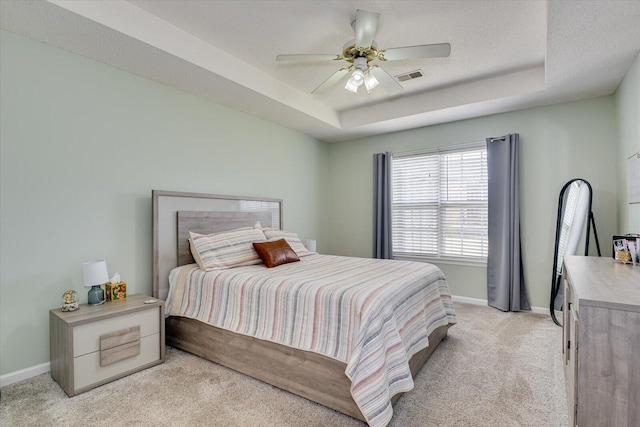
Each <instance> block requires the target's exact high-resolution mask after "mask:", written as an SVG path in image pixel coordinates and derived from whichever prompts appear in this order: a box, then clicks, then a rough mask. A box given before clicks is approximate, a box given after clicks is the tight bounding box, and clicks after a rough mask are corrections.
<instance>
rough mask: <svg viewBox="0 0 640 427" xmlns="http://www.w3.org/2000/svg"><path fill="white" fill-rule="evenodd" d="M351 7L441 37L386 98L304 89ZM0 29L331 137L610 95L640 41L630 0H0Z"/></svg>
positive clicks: (337, 64)
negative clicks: (442, 46) (294, 56)
mask: <svg viewBox="0 0 640 427" xmlns="http://www.w3.org/2000/svg"><path fill="white" fill-rule="evenodd" d="M356 9H364V10H369V11H374V12H378V13H380V14H381V17H380V23H379V26H378V32H377V36H376V42H377V43H378V46H379V48H380V49H385V48H392V47H400V46H413V45H420V44H431V43H450V44H451V56H450V57H448V58H438V59H420V60H404V61H393V62H384V63H380V62H378V61H376V62H378V64H379V65H380V66H381V67H382V68H384V69H385V70H386V71H388V72H389V73H390V74H392V75H398V74H402V73H405V72H409V71H414V70H417V69H420V70H422V71H423V72H424V74H425V76H424V77H422V78H419V79H416V80H411V81H407V82H404V83H402V84H403V86H404V91H402V93H401V94H399V95H396V96H393V97H390V96H389V95H387V94H386V93H385V92H384V91H383V90H382V89H381V88H376V89H374V90H373V91H372V93H371V94H369V95H368V94H367V93H366V91H364V90H361V91H360V92H359V93H357V94H353V93H351V92H348V91H346V90H344V89H343V86H344V82H343V83H342V84H339V85H337V86H336V87H335V88H334V89H333V90H332V91H330V92H329V93H326V94H323V95H312V94H311V91H312V90H313V89H314V88H315V87H316V86H318V85H319V84H320V83H322V82H323V81H324V80H325V79H326V78H328V77H329V76H330V75H331V74H333V73H334V72H335V71H337V70H338V69H340V68H342V67H343V66H344V64H346V63H345V62H344V61H327V62H301V63H283V62H276V61H275V57H276V55H278V54H281V53H329V54H339V53H341V51H342V47H343V45H344V44H345V42H347V41H349V40H351V39H353V29H352V28H351V21H352V20H353V19H354V17H355V11H356ZM0 25H1V27H2V28H3V29H6V30H9V31H13V32H16V33H20V34H25V35H28V36H30V37H32V38H34V39H37V40H40V41H43V42H45V43H49V44H51V45H54V46H59V47H63V48H65V49H68V50H70V51H72V52H76V53H78V54H81V55H84V56H87V57H90V58H93V59H96V60H98V61H101V62H104V63H107V64H110V65H113V66H115V67H118V68H121V69H123V70H126V71H129V72H132V73H135V74H139V75H141V76H145V77H148V78H150V79H153V80H156V81H159V82H162V83H165V84H167V85H170V86H174V87H176V88H179V89H181V90H184V91H186V92H189V93H193V94H195V95H198V96H201V97H204V98H207V99H211V100H213V101H215V102H217V103H220V104H223V105H227V106H229V107H231V108H234V109H236V110H239V111H244V112H247V113H249V114H252V115H254V116H258V117H262V118H265V119H267V120H270V121H272V122H275V123H279V124H281V125H284V126H286V127H289V128H292V129H296V130H298V131H300V132H302V133H305V134H308V135H311V136H313V137H316V138H319V139H321V140H325V141H330V142H335V141H343V140H348V139H353V138H357V137H362V136H367V135H375V134H381V133H386V132H392V131H398V130H403V129H411V128H415V127H421V126H427V125H432V124H437V123H444V122H449V121H454V120H460V119H465V118H471V117H479V116H484V115H488V114H495V113H500V112H505V111H511V110H517V109H523V108H528V107H533V106H541V105H548V104H554V103H559V102H566V101H572V100H577V99H584V98H590V97H594V96H601V95H608V94H611V93H613V92H614V91H615V90H616V88H617V86H618V85H619V84H620V81H621V80H622V78H623V77H624V75H625V73H626V72H627V70H628V69H629V67H630V65H631V63H632V62H633V60H634V58H635V57H636V55H637V54H638V52H639V51H640V0H634V1H616V0H601V1H582V0H579V1H569V0H549V1H536V0H521V1H518V0H511V1H505V0H499V1H492V0H476V1H472V0H462V1H455V0H448V1H424V0H423V1H307V0H304V1H303V0H300V1H292V0H285V1H266V0H263V1H256V0H253V1H239V0H234V1H220V0H217V1H205V0H196V1H190V0H163V1H150V0H131V1H116V0H108V1H86V0H84V1H64V0H49V1H14V0H2V1H0Z"/></svg>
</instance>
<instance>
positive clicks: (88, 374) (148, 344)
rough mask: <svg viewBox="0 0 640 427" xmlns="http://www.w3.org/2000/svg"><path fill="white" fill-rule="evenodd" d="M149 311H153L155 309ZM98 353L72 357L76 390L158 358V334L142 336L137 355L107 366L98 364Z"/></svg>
mask: <svg viewBox="0 0 640 427" xmlns="http://www.w3.org/2000/svg"><path fill="white" fill-rule="evenodd" d="M150 311H153V312H155V311H156V310H150ZM156 323H157V321H156ZM100 353H101V352H100V351H95V352H92V353H89V354H85V355H83V356H79V357H76V358H74V359H73V365H74V388H75V389H76V390H79V389H81V388H83V387H86V386H89V385H92V384H95V383H97V382H100V381H103V380H106V379H107V378H110V377H114V376H116V375H119V374H121V373H123V372H127V371H129V370H133V369H136V368H139V367H140V366H143V365H146V364H148V363H152V362H154V361H156V360H158V359H160V334H153V335H149V336H146V337H142V338H141V339H140V353H139V354H138V355H136V356H133V357H129V358H126V359H123V360H120V361H118V362H115V363H112V364H109V365H107V366H100Z"/></svg>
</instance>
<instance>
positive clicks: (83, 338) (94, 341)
mask: <svg viewBox="0 0 640 427" xmlns="http://www.w3.org/2000/svg"><path fill="white" fill-rule="evenodd" d="M116 304H117V303H116ZM136 326H139V327H140V337H141V338H144V337H146V336H149V335H153V334H158V333H159V332H160V308H159V307H154V308H151V309H149V310H142V311H137V312H135V313H130V314H126V315H122V316H118V317H114V318H110V319H106V320H103V321H98V322H91V323H86V324H84V325H78V326H76V327H75V328H73V357H79V356H82V355H85V354H89V353H93V352H96V351H97V352H99V351H100V338H101V337H102V336H104V335H108V334H113V333H117V332H118V331H122V330H125V329H129V328H134V327H136Z"/></svg>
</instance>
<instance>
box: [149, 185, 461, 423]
mask: <svg viewBox="0 0 640 427" xmlns="http://www.w3.org/2000/svg"><path fill="white" fill-rule="evenodd" d="M152 198H153V296H154V297H156V298H161V299H166V295H167V292H168V273H169V271H170V270H171V269H172V268H174V267H177V266H179V265H185V264H190V263H193V262H194V261H193V258H192V256H191V252H190V250H189V245H188V242H187V240H186V239H187V238H188V233H189V231H193V232H196V233H200V234H208V233H213V232H217V231H224V230H231V229H234V228H238V227H246V226H253V225H254V224H255V222H261V224H262V225H263V226H265V224H269V223H270V224H271V226H273V227H275V228H282V201H281V200H277V199H256V198H243V197H235V196H234V197H230V196H217V195H208V194H200V193H177V192H168V191H158V190H154V191H153V193H152ZM240 201H243V202H251V203H239V202H240ZM254 202H255V203H254ZM240 205H247V206H250V207H251V211H249V212H248V211H247V210H246V208H241V207H240ZM256 206H262V207H263V208H262V209H257V208H256ZM276 207H277V209H276ZM243 209H244V210H243ZM165 327H166V343H167V344H168V345H170V346H172V347H176V348H179V349H182V350H185V351H188V352H190V353H193V354H195V355H198V356H200V357H203V358H205V359H207V360H210V361H213V362H216V363H219V364H220V365H223V366H226V367H228V368H231V369H234V370H236V371H238V372H242V373H243V374H246V375H249V376H251V377H254V378H257V379H259V380H262V381H264V382H266V383H269V384H271V385H274V386H276V387H279V388H281V389H284V390H287V391H289V392H291V393H295V394H297V395H300V396H303V397H305V398H307V399H309V400H312V401H314V402H317V403H319V404H321V405H324V406H327V407H329V408H332V409H335V410H337V411H340V412H342V413H344V414H347V415H350V416H352V417H354V418H357V419H360V420H362V421H365V419H364V417H363V415H362V413H361V412H360V409H359V408H358V406H357V405H356V403H355V402H354V401H353V398H352V397H351V391H350V389H351V381H350V380H349V379H348V378H347V376H346V375H345V370H346V364H345V363H343V362H340V361H338V360H335V359H331V358H329V357H326V356H323V355H321V354H317V353H312V352H309V351H304V350H298V349H295V348H291V347H287V346H284V345H280V344H276V343H273V342H269V341H264V340H260V339H257V338H253V337H249V336H246V335H241V334H236V333H233V332H230V331H227V330H224V329H220V328H216V327H214V326H211V325H207V324H205V323H202V322H200V321H198V320H194V319H189V318H184V317H174V316H171V317H169V318H167V319H166V322H165ZM448 328H449V326H441V327H439V328H437V329H436V330H435V331H434V332H433V333H432V334H431V335H430V336H429V347H427V348H425V349H423V350H421V351H420V352H418V353H416V354H415V355H414V356H413V357H412V358H411V360H410V361H409V366H410V368H411V373H412V375H413V376H414V377H415V375H416V374H417V373H418V371H419V370H420V368H421V367H422V365H423V364H424V363H425V362H426V361H427V359H428V358H429V356H430V355H431V353H433V351H434V350H435V349H436V347H437V346H438V345H439V344H440V342H441V341H442V340H443V339H444V338H445V337H446V336H447V330H448ZM400 396H401V393H400V394H396V395H395V396H393V398H392V403H395V402H396V401H397V400H398V398H400Z"/></svg>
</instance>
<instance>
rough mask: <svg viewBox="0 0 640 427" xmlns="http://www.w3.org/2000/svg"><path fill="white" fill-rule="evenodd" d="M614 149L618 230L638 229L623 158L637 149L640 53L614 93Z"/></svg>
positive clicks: (639, 211)
mask: <svg viewBox="0 0 640 427" xmlns="http://www.w3.org/2000/svg"><path fill="white" fill-rule="evenodd" d="M615 101H616V112H617V115H616V117H617V131H618V135H617V137H618V151H617V154H616V163H617V177H618V215H619V227H618V229H617V230H616V231H617V232H618V233H640V203H634V204H629V203H628V200H627V194H628V193H627V191H628V175H627V174H628V164H629V161H628V160H627V158H628V157H629V156H631V155H632V154H633V153H636V152H638V151H640V54H639V55H638V56H637V57H636V59H635V61H634V62H633V64H632V65H631V68H630V69H629V71H628V72H627V75H626V76H625V77H624V79H623V80H622V83H621V84H620V86H619V87H618V90H617V91H616V95H615Z"/></svg>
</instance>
